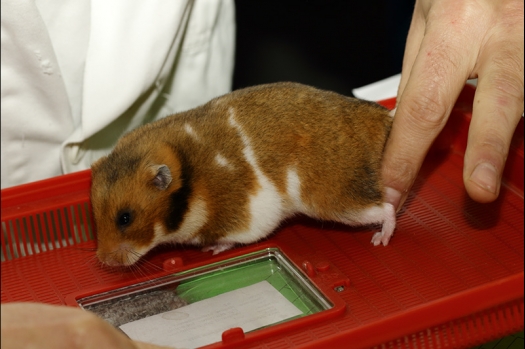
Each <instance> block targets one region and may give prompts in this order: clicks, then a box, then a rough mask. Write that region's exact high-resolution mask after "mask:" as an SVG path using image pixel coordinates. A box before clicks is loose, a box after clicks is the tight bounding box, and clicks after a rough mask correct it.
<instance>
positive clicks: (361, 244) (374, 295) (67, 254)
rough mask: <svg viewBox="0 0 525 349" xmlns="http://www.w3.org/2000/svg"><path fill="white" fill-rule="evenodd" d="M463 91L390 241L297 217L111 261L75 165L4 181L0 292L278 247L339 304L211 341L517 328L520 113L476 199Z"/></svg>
mask: <svg viewBox="0 0 525 349" xmlns="http://www.w3.org/2000/svg"><path fill="white" fill-rule="evenodd" d="M473 93H474V89H473V88H472V87H469V86H467V87H465V89H464V91H463V93H462V95H461V97H460V99H459V100H458V103H457V104H456V106H455V108H454V110H453V113H452V115H451V117H450V121H449V123H448V124H447V126H446V128H445V130H444V132H443V133H442V135H441V136H440V137H439V139H438V140H437V141H436V142H435V144H434V146H433V148H432V150H431V152H430V154H429V156H428V157H427V160H426V162H425V164H424V166H423V167H422V169H421V172H420V174H419V177H418V180H417V181H416V184H415V186H414V188H413V190H412V192H411V194H410V196H409V199H408V200H407V203H406V205H405V208H404V210H403V212H401V213H400V214H399V216H398V224H397V229H396V233H395V235H394V237H393V239H392V240H391V243H390V245H389V246H388V247H382V246H380V247H374V246H372V245H371V244H370V239H371V236H372V232H373V231H374V229H365V228H361V229H355V228H349V227H345V226H342V225H338V224H334V223H330V222H316V221H313V220H311V219H308V218H305V217H298V218H296V219H293V220H289V221H287V222H285V223H283V225H282V227H281V228H280V229H278V231H277V232H275V234H273V235H272V236H271V237H270V238H269V239H267V240H266V241H263V242H261V243H258V244H253V245H250V246H246V247H240V248H237V249H234V250H231V251H227V252H224V253H222V254H219V255H218V256H211V254H210V253H203V252H200V250H199V249H197V248H191V247H187V246H184V247H183V246H180V247H178V248H173V247H171V248H167V247H163V248H159V249H156V250H155V251H153V253H150V254H149V255H148V256H147V260H148V261H149V262H150V263H152V264H153V265H156V266H158V268H155V267H152V266H151V264H148V265H146V264H142V271H141V272H140V273H138V272H137V271H136V270H129V271H122V270H121V271H119V272H112V271H110V270H108V269H105V268H101V267H100V266H99V265H98V264H97V263H96V261H95V257H94V248H95V241H94V237H95V232H94V229H93V224H92V221H91V211H90V206H89V186H90V172H89V171H83V172H78V173H74V174H71V175H65V176H61V177H57V178H53V179H49V180H45V181H40V182H35V183H30V184H27V185H22V186H18V187H13V188H8V189H5V190H2V206H1V208H2V240H1V253H2V255H1V258H2V263H1V271H2V276H1V277H2V286H1V300H2V302H14V301H39V302H45V303H51V304H66V303H67V302H66V298H68V297H69V299H70V298H71V295H75V294H80V293H89V292H90V290H94V289H97V290H100V289H104V288H105V289H111V288H116V287H118V286H119V285H124V284H129V283H132V282H137V281H139V280H143V279H145V278H153V277H155V276H159V275H164V274H165V273H166V271H164V270H163V269H162V267H163V264H164V265H165V261H166V260H168V259H169V258H171V257H176V260H177V261H178V262H177V265H178V266H179V269H180V268H190V267H192V266H197V265H202V264H206V263H210V262H213V261H216V260H217V259H224V258H229V257H232V256H238V255H241V254H244V253H247V252H250V251H255V250H257V249H260V248H263V247H268V246H277V247H279V248H280V249H282V250H283V251H284V252H285V253H286V254H287V256H288V257H289V258H290V259H291V260H292V261H293V262H294V263H295V264H296V265H297V266H299V267H301V268H302V266H303V265H305V266H307V268H306V269H304V270H305V274H306V275H308V276H309V277H310V279H311V280H312V281H313V282H314V283H315V284H316V285H318V286H319V287H320V288H322V289H323V290H327V291H326V292H327V296H328V297H329V298H330V297H331V298H332V299H333V298H337V299H338V300H339V301H341V302H343V304H345V306H346V310H345V311H344V312H342V313H341V314H340V315H338V316H336V317H333V316H332V317H330V318H327V319H322V318H320V319H317V320H316V321H312V322H310V323H306V324H303V325H302V326H300V327H299V326H294V324H293V321H291V322H290V323H288V324H284V325H282V326H281V325H280V326H279V327H278V328H277V327H276V328H275V329H272V328H268V329H265V330H264V332H261V333H263V334H264V335H263V336H258V335H256V334H254V333H255V332H254V333H248V334H246V335H245V336H244V337H243V336H235V338H234V339H231V338H230V337H231V336H230V337H228V336H226V338H230V339H229V340H227V341H225V342H224V343H217V344H213V345H210V346H208V347H209V348H370V347H378V348H379V347H383V348H468V347H471V346H474V345H477V344H480V343H484V342H487V341H490V340H492V339H495V338H498V337H501V336H504V335H507V334H511V333H514V332H517V331H519V330H521V329H523V316H524V313H523V311H524V307H523V293H524V287H523V281H524V280H523V268H524V241H523V235H524V225H523V224H524V222H523V218H524V212H523V202H524V200H523V178H524V177H523V120H522V121H521V122H520V125H519V126H518V128H517V131H516V133H515V136H514V140H513V143H512V148H511V152H510V154H509V158H508V163H507V167H506V170H505V184H504V186H503V188H502V190H501V194H500V198H499V199H498V200H497V201H496V202H495V203H492V204H478V203H475V202H473V201H472V200H471V199H469V197H468V196H467V194H466V193H465V190H464V188H463V182H462V166H463V156H462V154H463V152H464V148H465V145H466V135H467V130H468V123H469V120H470V117H471V104H472V100H473ZM383 104H385V105H386V106H388V107H393V104H394V101H393V100H388V101H384V102H383ZM305 262H307V263H305ZM308 266H309V267H308ZM340 285H344V286H345V287H344V290H342V291H341V292H336V291H335V290H333V288H337V286H340ZM330 290H331V291H330ZM256 332H257V331H256ZM238 337H239V338H238Z"/></svg>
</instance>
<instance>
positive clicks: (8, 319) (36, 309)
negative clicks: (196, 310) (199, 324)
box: [1, 303, 165, 349]
mask: <svg viewBox="0 0 525 349" xmlns="http://www.w3.org/2000/svg"><path fill="white" fill-rule="evenodd" d="M1 309H2V312H1V317H2V323H1V336H2V348H3V349H15V348H42V349H46V348H53V349H62V348H63V349H76V348H83V349H84V348H85V349H88V348H93V349H101V348H118V349H160V348H165V347H159V346H155V345H152V344H146V343H139V342H134V341H132V340H131V339H129V338H127V337H126V336H125V335H124V334H123V333H122V332H119V330H117V329H116V328H114V327H113V326H111V325H110V324H109V323H107V322H106V321H104V320H102V319H101V318H98V317H97V316H96V315H94V314H93V313H90V312H88V311H84V310H81V309H77V308H72V307H67V306H55V305H48V304H40V303H5V304H2V305H1Z"/></svg>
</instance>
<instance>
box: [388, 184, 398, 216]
mask: <svg viewBox="0 0 525 349" xmlns="http://www.w3.org/2000/svg"><path fill="white" fill-rule="evenodd" d="M401 196H402V195H401V193H400V192H399V191H397V190H396V189H394V188H390V187H385V202H388V203H389V204H392V205H393V206H394V209H395V210H396V212H397V211H398V209H399V203H400V202H401Z"/></svg>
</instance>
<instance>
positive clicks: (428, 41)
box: [382, 11, 479, 210]
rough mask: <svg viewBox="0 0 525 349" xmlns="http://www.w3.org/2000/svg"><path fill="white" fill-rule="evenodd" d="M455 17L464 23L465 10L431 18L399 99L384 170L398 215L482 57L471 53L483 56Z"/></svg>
mask: <svg viewBox="0 0 525 349" xmlns="http://www.w3.org/2000/svg"><path fill="white" fill-rule="evenodd" d="M455 17H457V18H460V19H461V20H464V17H463V18H462V13H461V11H458V12H455V11H448V12H446V13H430V14H429V18H428V20H427V24H428V23H432V24H428V25H427V27H426V28H425V31H426V33H425V36H424V38H423V40H422V42H421V46H420V49H419V52H418V54H417V56H416V58H415V60H414V64H413V66H412V69H411V71H410V75H409V77H408V80H407V83H406V86H405V88H404V90H403V92H402V95H401V96H399V98H398V104H397V108H396V114H395V116H394V123H393V125H392V131H391V133H390V136H389V139H388V141H387V145H386V148H385V153H384V158H383V168H382V174H383V182H384V185H385V201H386V202H389V203H391V204H392V205H394V207H395V208H396V210H399V209H400V208H401V206H402V205H403V203H404V201H405V199H406V197H407V195H408V191H409V190H410V188H411V187H412V184H413V183H414V180H415V178H416V176H417V174H418V172H419V169H420V167H421V164H422V163H423V160H424V158H425V156H426V154H427V152H428V150H429V148H430V146H431V145H432V142H433V141H434V140H435V138H436V137H437V135H438V134H439V133H440V132H441V130H442V129H443V127H444V125H445V124H446V121H447V119H448V117H449V115H450V112H451V110H452V107H453V106H454V103H455V101H456V99H457V97H458V96H459V93H460V92H461V90H462V88H463V86H464V84H465V82H466V80H467V79H468V77H469V71H470V67H472V66H473V65H474V61H475V57H476V54H475V53H474V54H472V56H471V57H469V56H465V52H473V51H476V52H477V49H475V47H476V45H475V43H474V40H472V37H471V36H470V35H466V33H458V32H455V31H456V30H457V29H456V28H455V27H454V26H451V25H450V22H453V21H455V20H456V19H457V18H455ZM434 19H435V20H434ZM469 47H470V48H471V50H469ZM478 47H479V45H478Z"/></svg>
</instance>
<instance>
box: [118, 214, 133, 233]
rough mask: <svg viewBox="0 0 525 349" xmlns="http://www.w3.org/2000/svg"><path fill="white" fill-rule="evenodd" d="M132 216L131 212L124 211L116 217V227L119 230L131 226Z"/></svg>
mask: <svg viewBox="0 0 525 349" xmlns="http://www.w3.org/2000/svg"><path fill="white" fill-rule="evenodd" d="M131 220H132V216H131V212H128V211H124V212H120V213H119V214H118V216H117V225H118V227H119V228H121V229H122V228H125V227H127V226H128V225H130V224H131Z"/></svg>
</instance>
